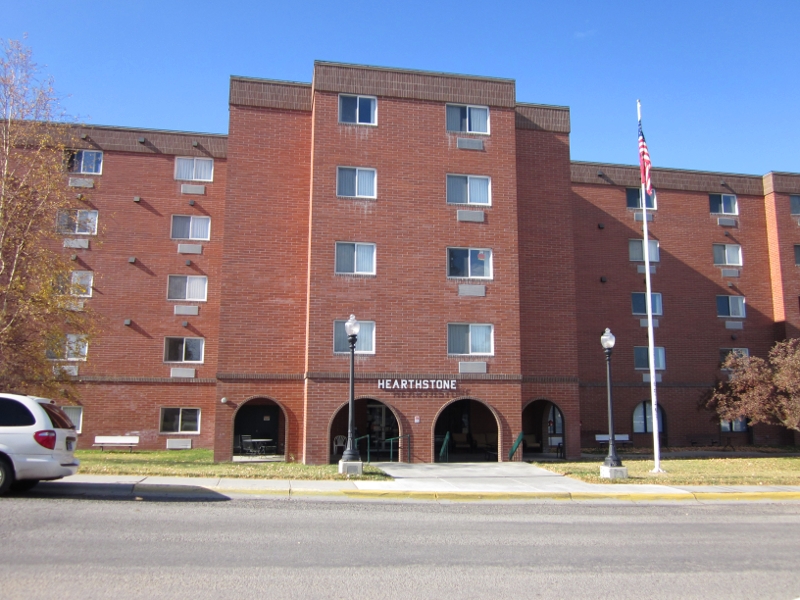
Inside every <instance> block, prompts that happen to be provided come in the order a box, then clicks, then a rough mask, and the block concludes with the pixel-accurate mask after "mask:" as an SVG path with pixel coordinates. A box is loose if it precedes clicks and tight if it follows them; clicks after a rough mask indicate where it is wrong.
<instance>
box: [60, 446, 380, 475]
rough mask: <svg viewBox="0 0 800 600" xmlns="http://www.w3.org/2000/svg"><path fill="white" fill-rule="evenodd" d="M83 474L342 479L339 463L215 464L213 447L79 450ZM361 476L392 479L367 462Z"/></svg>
mask: <svg viewBox="0 0 800 600" xmlns="http://www.w3.org/2000/svg"><path fill="white" fill-rule="evenodd" d="M75 456H77V457H78V458H79V459H80V461H81V466H80V469H78V473H79V474H81V475H141V476H148V477H149V476H160V477H232V478H244V479H306V480H343V479H346V477H345V476H343V475H339V473H338V465H303V464H300V463H292V462H264V463H238V462H237V463H215V462H214V453H213V452H212V451H211V450H203V449H197V450H157V451H145V450H142V451H136V450H134V451H133V452H128V451H122V450H118V451H108V450H106V451H105V452H103V451H102V450H78V451H76V452H75ZM361 479H391V478H390V477H388V476H387V475H385V474H384V473H383V471H381V470H379V469H377V468H376V467H373V466H370V465H367V464H365V465H364V475H363V476H362V477H361Z"/></svg>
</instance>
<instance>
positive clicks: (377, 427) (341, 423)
mask: <svg viewBox="0 0 800 600" xmlns="http://www.w3.org/2000/svg"><path fill="white" fill-rule="evenodd" d="M348 404H349V403H348V402H345V403H344V404H342V405H341V406H340V407H339V408H338V409H336V412H335V413H334V414H333V417H332V418H331V421H330V424H329V426H328V449H329V451H330V453H331V454H330V462H331V464H334V463H337V462H339V460H341V458H342V452H343V451H344V445H343V444H346V442H347V420H348V418H349V408H348ZM353 410H354V414H353V417H354V420H355V430H356V431H355V437H356V438H357V439H358V438H362V439H359V440H358V441H357V447H358V451H359V453H360V454H361V459H362V460H363V461H365V462H366V461H367V460H368V459H369V460H370V461H376V460H389V459H390V458H391V459H392V460H394V459H395V458H396V459H397V460H402V457H401V456H400V452H399V448H400V447H401V446H402V447H403V448H405V447H406V446H405V444H402V445H401V444H400V443H399V442H400V440H398V439H397V438H399V437H400V436H401V435H403V432H402V428H401V426H400V419H398V418H397V413H395V411H394V408H392V407H391V406H389V405H388V404H386V403H385V402H381V401H380V400H377V399H375V398H371V397H367V398H356V399H355V400H354V402H353ZM367 435H369V438H366V437H364V436H367Z"/></svg>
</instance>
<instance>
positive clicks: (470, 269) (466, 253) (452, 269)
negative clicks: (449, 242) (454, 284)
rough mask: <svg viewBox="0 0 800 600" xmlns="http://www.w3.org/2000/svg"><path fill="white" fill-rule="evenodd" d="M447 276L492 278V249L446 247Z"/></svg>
mask: <svg viewBox="0 0 800 600" xmlns="http://www.w3.org/2000/svg"><path fill="white" fill-rule="evenodd" d="M447 276H448V277H471V278H475V279H491V278H492V251H491V250H489V249H487V248H448V249H447Z"/></svg>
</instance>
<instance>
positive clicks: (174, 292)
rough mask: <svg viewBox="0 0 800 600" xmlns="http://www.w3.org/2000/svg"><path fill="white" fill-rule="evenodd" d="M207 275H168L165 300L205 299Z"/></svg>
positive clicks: (202, 300)
mask: <svg viewBox="0 0 800 600" xmlns="http://www.w3.org/2000/svg"><path fill="white" fill-rule="evenodd" d="M207 286H208V277H205V276H194V275H170V276H169V282H168V286H167V300H197V301H199V302H205V301H206V287H207Z"/></svg>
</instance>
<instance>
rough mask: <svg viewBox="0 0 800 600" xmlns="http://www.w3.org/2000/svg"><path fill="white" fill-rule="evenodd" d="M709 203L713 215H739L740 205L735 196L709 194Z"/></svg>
mask: <svg viewBox="0 0 800 600" xmlns="http://www.w3.org/2000/svg"><path fill="white" fill-rule="evenodd" d="M708 203H709V205H710V206H711V213H712V214H719V215H738V214H739V204H738V202H737V201H736V196H734V195H733V194H709V195H708Z"/></svg>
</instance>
